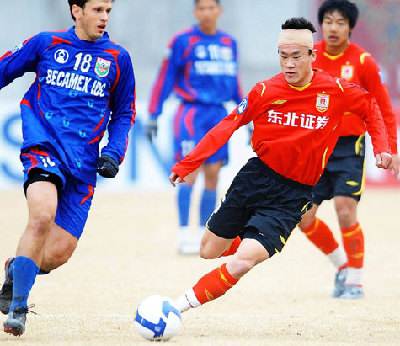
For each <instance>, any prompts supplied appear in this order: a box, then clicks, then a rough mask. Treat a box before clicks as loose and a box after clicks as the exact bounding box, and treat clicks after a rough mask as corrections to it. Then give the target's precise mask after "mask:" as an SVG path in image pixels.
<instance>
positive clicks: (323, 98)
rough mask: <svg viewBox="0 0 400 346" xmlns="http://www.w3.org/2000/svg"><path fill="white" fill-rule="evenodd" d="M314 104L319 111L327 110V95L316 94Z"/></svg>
mask: <svg viewBox="0 0 400 346" xmlns="http://www.w3.org/2000/svg"><path fill="white" fill-rule="evenodd" d="M315 106H316V108H317V110H318V111H319V112H321V113H323V112H325V111H327V110H328V107H329V95H328V94H317V104H316V105H315Z"/></svg>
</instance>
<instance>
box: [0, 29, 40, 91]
mask: <svg viewBox="0 0 400 346" xmlns="http://www.w3.org/2000/svg"><path fill="white" fill-rule="evenodd" d="M42 42H43V40H41V38H40V34H39V35H36V36H33V37H31V38H30V39H28V40H25V41H24V42H22V43H21V44H19V45H17V46H16V47H15V48H14V49H12V50H10V51H8V52H6V53H5V54H4V55H3V56H2V57H0V89H2V88H4V87H5V86H6V85H8V84H10V83H11V82H12V81H13V80H14V79H16V78H18V77H21V76H22V75H23V74H24V73H25V72H35V70H36V66H37V63H38V61H39V54H40V50H41V47H42Z"/></svg>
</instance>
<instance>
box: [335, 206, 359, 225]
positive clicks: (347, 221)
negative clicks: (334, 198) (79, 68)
mask: <svg viewBox="0 0 400 346" xmlns="http://www.w3.org/2000/svg"><path fill="white" fill-rule="evenodd" d="M337 216H338V221H339V226H340V227H350V226H352V224H354V223H355V220H356V215H355V213H354V212H353V211H352V209H351V208H348V207H347V206H343V207H340V208H337Z"/></svg>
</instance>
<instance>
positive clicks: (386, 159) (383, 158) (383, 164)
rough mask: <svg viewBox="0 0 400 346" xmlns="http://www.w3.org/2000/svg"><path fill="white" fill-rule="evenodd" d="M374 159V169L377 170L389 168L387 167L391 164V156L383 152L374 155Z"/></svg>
mask: <svg viewBox="0 0 400 346" xmlns="http://www.w3.org/2000/svg"><path fill="white" fill-rule="evenodd" d="M375 159H376V167H378V168H385V169H386V168H389V166H390V165H391V163H392V155H390V154H389V153H385V152H383V153H380V154H376V156H375Z"/></svg>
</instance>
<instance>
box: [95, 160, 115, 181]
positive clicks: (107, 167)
mask: <svg viewBox="0 0 400 346" xmlns="http://www.w3.org/2000/svg"><path fill="white" fill-rule="evenodd" d="M118 171H119V165H118V163H116V162H115V160H114V159H113V158H111V157H110V156H106V155H103V156H100V158H99V162H98V163H97V173H99V174H100V175H101V176H102V177H104V178H114V177H115V176H116V175H117V173H118Z"/></svg>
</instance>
